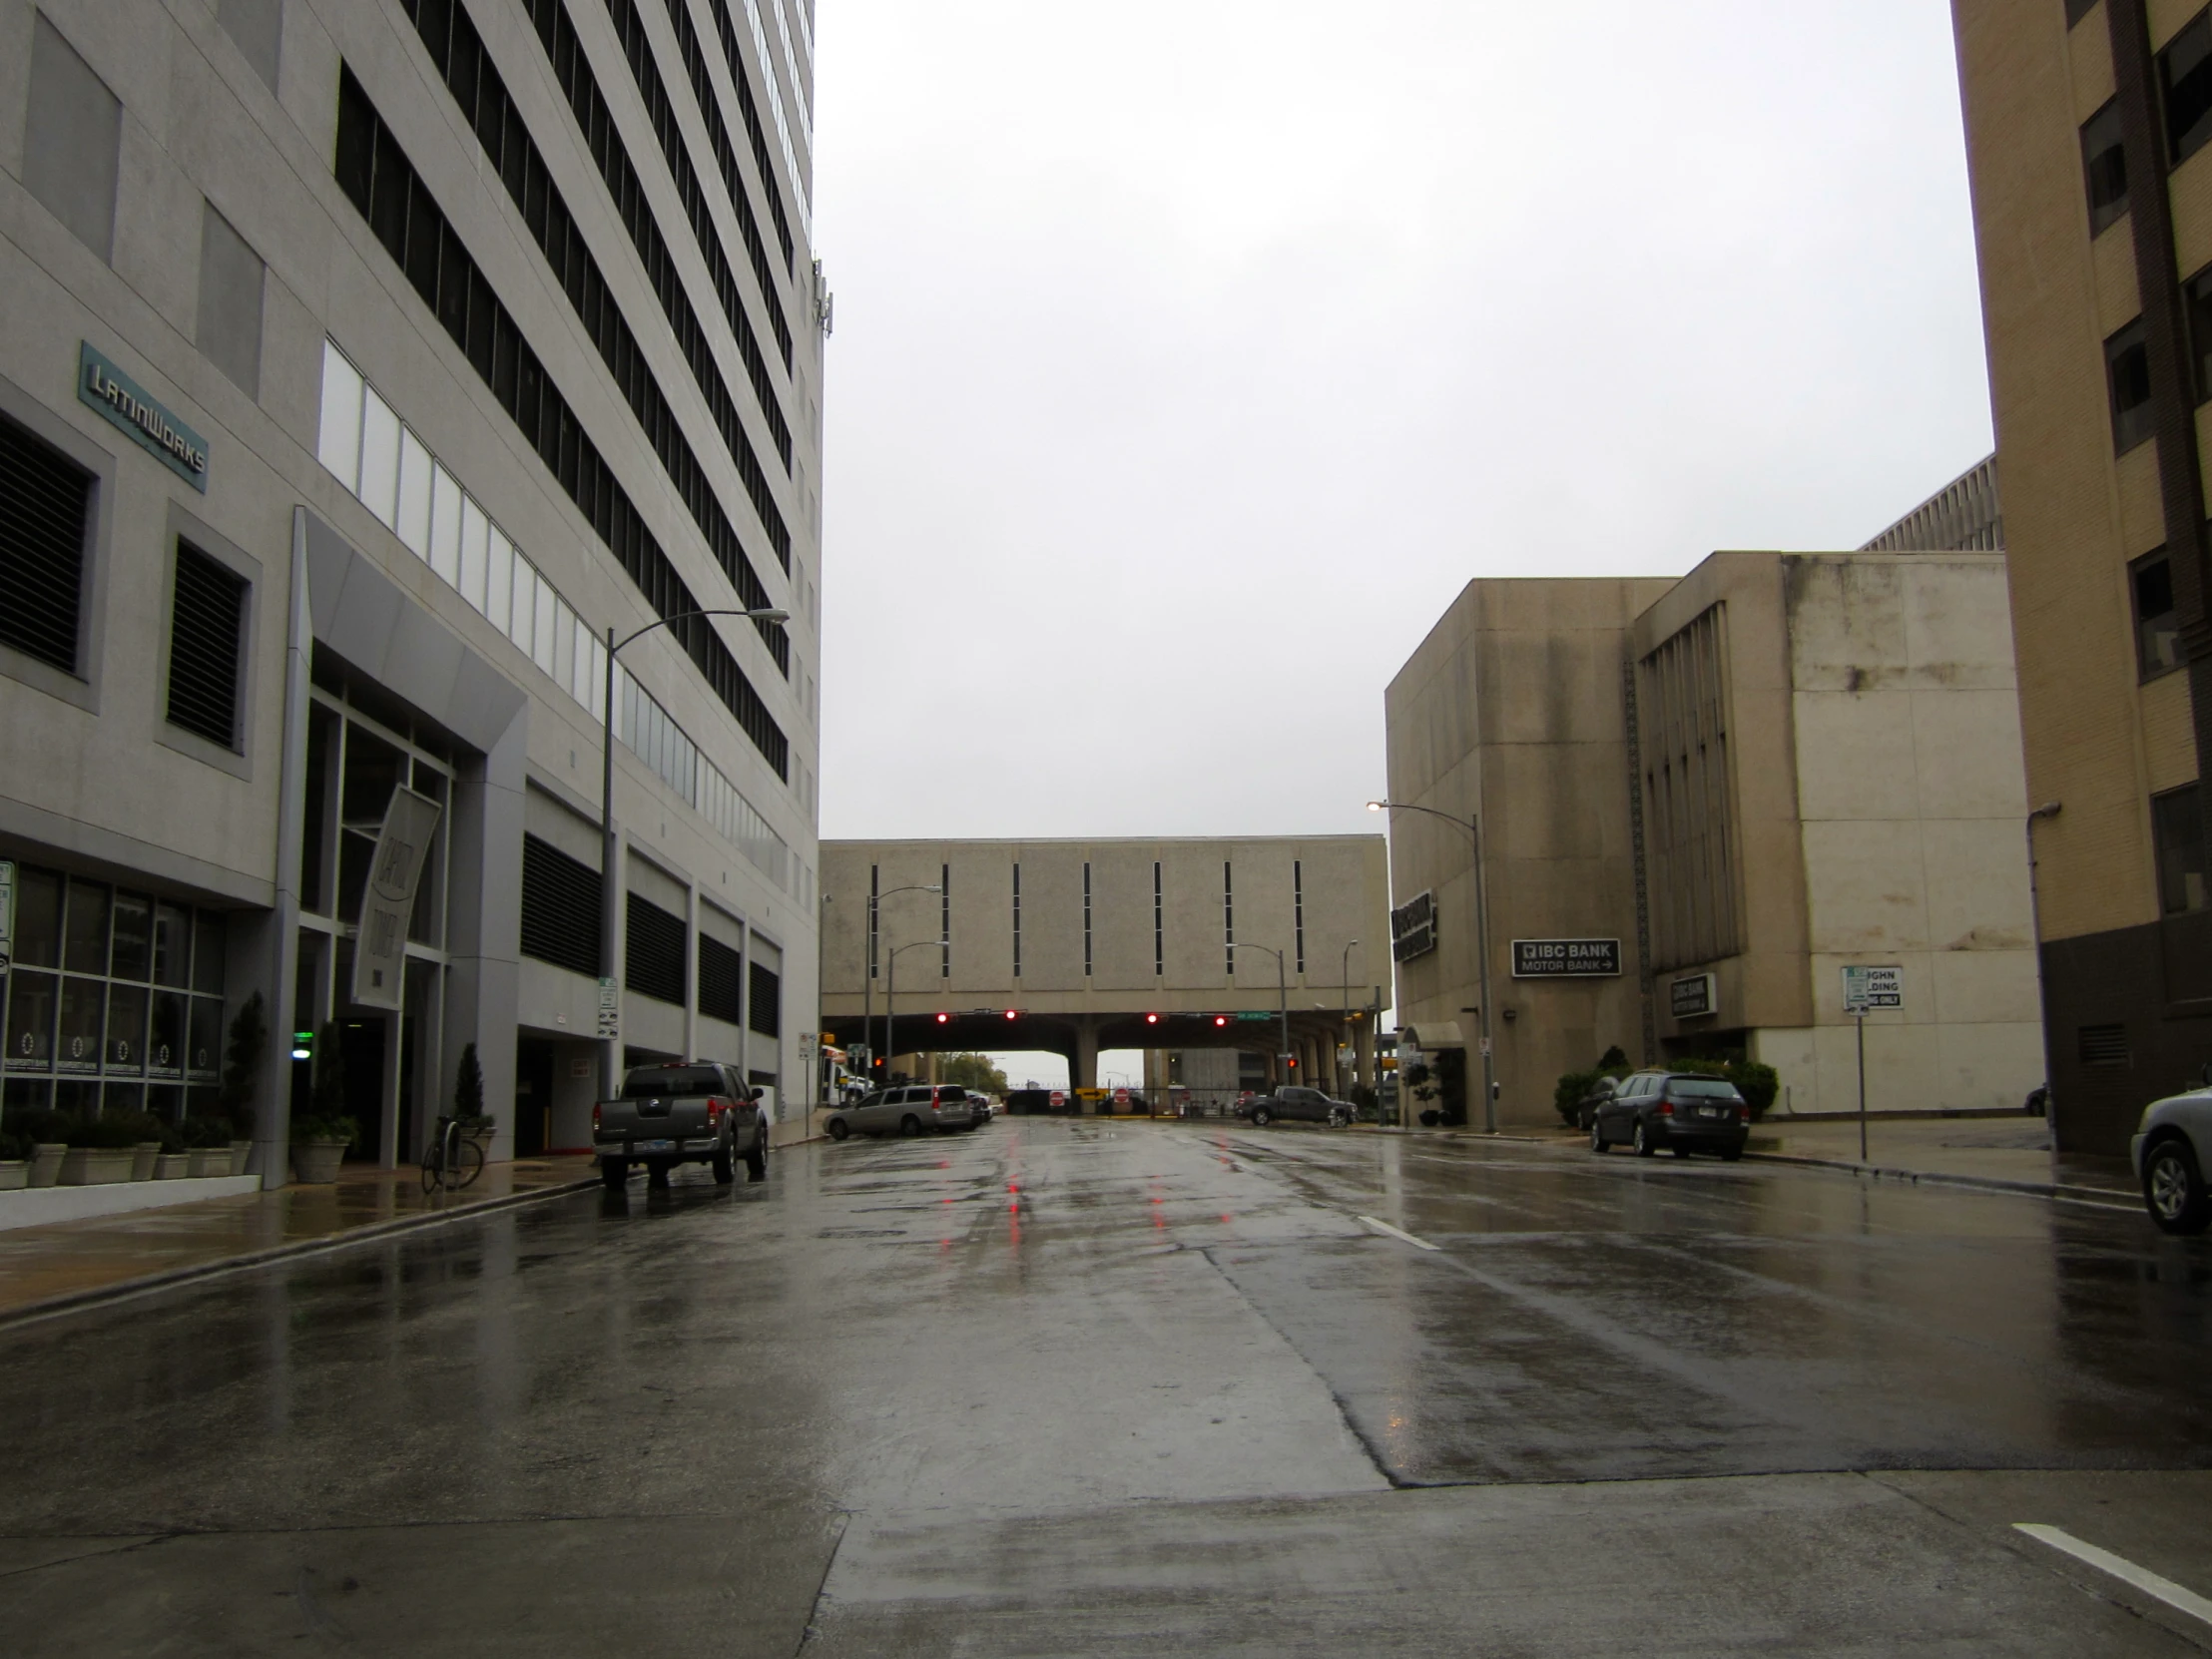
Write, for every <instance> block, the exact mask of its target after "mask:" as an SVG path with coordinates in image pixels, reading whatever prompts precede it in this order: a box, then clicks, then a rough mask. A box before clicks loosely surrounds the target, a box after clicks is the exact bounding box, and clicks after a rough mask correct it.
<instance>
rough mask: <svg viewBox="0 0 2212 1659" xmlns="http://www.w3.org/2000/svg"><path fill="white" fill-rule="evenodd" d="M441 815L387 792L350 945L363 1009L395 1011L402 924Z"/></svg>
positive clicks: (419, 801)
mask: <svg viewBox="0 0 2212 1659" xmlns="http://www.w3.org/2000/svg"><path fill="white" fill-rule="evenodd" d="M442 811H443V809H442V808H440V807H439V806H438V804H437V803H436V802H435V801H432V800H431V799H430V798H429V797H428V796H426V795H417V794H415V792H414V791H413V790H393V791H392V792H391V800H390V802H389V803H388V804H386V806H385V808H384V828H383V830H381V831H379V832H378V834H377V836H376V851H375V853H374V854H373V855H372V856H371V857H370V859H369V865H368V885H367V887H366V889H365V890H363V892H362V893H361V930H360V933H359V935H358V936H357V937H356V938H355V939H354V940H353V1000H354V1001H355V1002H358V1003H361V1004H362V1005H364V1006H366V1007H370V1008H388V1009H390V1010H391V1011H392V1012H393V1013H397V1012H398V1011H399V993H400V990H401V987H402V986H403V984H404V983H405V979H406V966H407V923H408V920H409V919H410V918H411V917H412V916H413V915H414V902H415V889H416V888H417V887H418V886H420V885H421V883H422V866H423V864H424V862H425V861H426V860H427V858H428V856H429V852H430V837H431V836H432V835H434V834H436V833H437V830H438V817H439V814H440V813H441V812H442Z"/></svg>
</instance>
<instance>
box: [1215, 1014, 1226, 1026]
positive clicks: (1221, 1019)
mask: <svg viewBox="0 0 2212 1659" xmlns="http://www.w3.org/2000/svg"><path fill="white" fill-rule="evenodd" d="M1228 1023H1229V1016H1228V1015H1227V1014H1216V1015H1215V1016H1214V1024H1215V1025H1217V1026H1222V1025H1227V1024H1228Z"/></svg>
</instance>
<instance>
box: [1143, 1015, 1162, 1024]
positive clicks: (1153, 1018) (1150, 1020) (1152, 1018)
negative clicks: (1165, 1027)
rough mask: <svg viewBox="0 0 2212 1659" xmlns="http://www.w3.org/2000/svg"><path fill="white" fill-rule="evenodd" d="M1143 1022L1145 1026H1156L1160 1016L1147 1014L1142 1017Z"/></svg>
mask: <svg viewBox="0 0 2212 1659" xmlns="http://www.w3.org/2000/svg"><path fill="white" fill-rule="evenodd" d="M1144 1022H1145V1024H1147V1025H1158V1024H1159V1023H1160V1016H1159V1015H1158V1014H1147V1015H1145V1017H1144Z"/></svg>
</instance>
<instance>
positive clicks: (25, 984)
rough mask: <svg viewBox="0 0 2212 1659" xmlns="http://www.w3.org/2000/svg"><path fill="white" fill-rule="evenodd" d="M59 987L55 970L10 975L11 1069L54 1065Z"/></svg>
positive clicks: (9, 1052) (41, 1069) (8, 1066)
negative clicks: (56, 1000)
mask: <svg viewBox="0 0 2212 1659" xmlns="http://www.w3.org/2000/svg"><path fill="white" fill-rule="evenodd" d="M58 989H59V986H58V985H57V983H56V981H55V978H54V976H53V975H52V974H51V973H26V972H25V971H24V970H23V969H22V968H20V967H19V968H17V969H16V970H15V971H14V972H13V973H11V974H9V975H8V1055H7V1060H6V1065H7V1068H8V1070H10V1071H52V1070H53V1069H54V997H55V992H56V991H57V990H58Z"/></svg>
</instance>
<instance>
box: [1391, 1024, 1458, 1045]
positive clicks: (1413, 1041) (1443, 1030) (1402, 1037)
mask: <svg viewBox="0 0 2212 1659" xmlns="http://www.w3.org/2000/svg"><path fill="white" fill-rule="evenodd" d="M1397 1037H1398V1041H1399V1042H1402V1043H1407V1044H1410V1045H1411V1046H1412V1047H1414V1048H1425V1049H1438V1048H1464V1047H1466V1046H1467V1039H1466V1038H1464V1037H1462V1036H1460V1035H1459V1022H1458V1021H1457V1020H1455V1019H1433V1020H1425V1021H1423V1022H1422V1023H1421V1024H1420V1025H1418V1026H1412V1025H1405V1026H1400V1027H1399V1028H1398V1033H1397Z"/></svg>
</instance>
